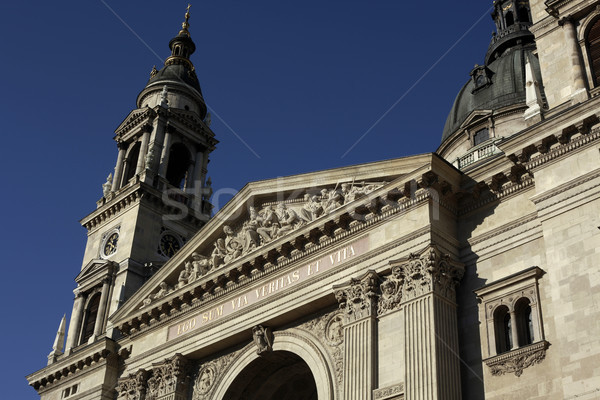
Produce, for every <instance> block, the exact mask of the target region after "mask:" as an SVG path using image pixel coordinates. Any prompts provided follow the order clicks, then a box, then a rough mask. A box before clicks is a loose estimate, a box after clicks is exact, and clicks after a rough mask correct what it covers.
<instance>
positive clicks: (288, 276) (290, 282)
mask: <svg viewBox="0 0 600 400" xmlns="http://www.w3.org/2000/svg"><path fill="white" fill-rule="evenodd" d="M286 278H287V284H288V286H289V285H291V284H292V277H291V276H290V275H289V274H288V275H287V276H286Z"/></svg>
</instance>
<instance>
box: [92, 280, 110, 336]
mask: <svg viewBox="0 0 600 400" xmlns="http://www.w3.org/2000/svg"><path fill="white" fill-rule="evenodd" d="M109 290H110V278H105V279H104V281H103V282H102V293H101V294H100V304H99V305H98V314H96V322H95V324H94V336H93V337H94V338H96V337H98V336H100V335H101V334H102V331H103V325H104V317H105V315H104V314H106V304H107V302H108V291H109Z"/></svg>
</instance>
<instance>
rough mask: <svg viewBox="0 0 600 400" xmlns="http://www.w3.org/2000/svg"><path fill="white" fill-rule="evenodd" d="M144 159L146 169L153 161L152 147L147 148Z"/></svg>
mask: <svg viewBox="0 0 600 400" xmlns="http://www.w3.org/2000/svg"><path fill="white" fill-rule="evenodd" d="M144 161H145V163H146V169H147V170H150V168H151V167H152V164H153V163H154V148H151V149H150V150H148V153H146V159H145V160H144Z"/></svg>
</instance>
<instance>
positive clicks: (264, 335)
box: [252, 325, 273, 355]
mask: <svg viewBox="0 0 600 400" xmlns="http://www.w3.org/2000/svg"><path fill="white" fill-rule="evenodd" d="M252 337H253V338H254V344H256V347H257V349H256V354H258V355H261V354H263V353H265V352H269V351H273V341H272V338H271V330H270V329H269V328H265V327H263V326H262V325H256V326H255V327H254V328H252Z"/></svg>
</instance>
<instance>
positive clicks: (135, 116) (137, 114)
mask: <svg viewBox="0 0 600 400" xmlns="http://www.w3.org/2000/svg"><path fill="white" fill-rule="evenodd" d="M156 115H157V114H156V112H155V111H154V110H152V109H151V108H149V107H146V108H138V109H136V110H133V111H132V112H131V113H129V115H128V116H127V117H126V118H125V120H124V121H123V122H122V123H121V125H119V127H118V128H117V129H116V130H115V134H116V135H117V136H125V135H126V134H127V133H129V132H131V131H132V130H133V129H135V128H137V127H138V126H140V125H142V123H144V122H147V121H152V120H153V119H154V118H155V117H156Z"/></svg>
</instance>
